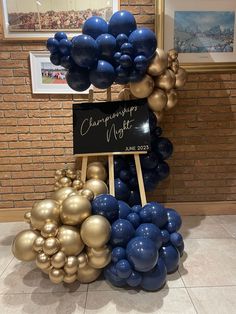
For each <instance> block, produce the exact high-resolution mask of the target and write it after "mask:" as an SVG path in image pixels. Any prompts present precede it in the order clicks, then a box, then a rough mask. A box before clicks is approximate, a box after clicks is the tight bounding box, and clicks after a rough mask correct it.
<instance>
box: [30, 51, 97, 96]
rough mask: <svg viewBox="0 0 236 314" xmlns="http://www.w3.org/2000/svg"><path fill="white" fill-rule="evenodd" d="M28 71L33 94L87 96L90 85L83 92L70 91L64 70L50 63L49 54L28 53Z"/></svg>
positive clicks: (41, 52) (40, 52)
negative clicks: (29, 71)
mask: <svg viewBox="0 0 236 314" xmlns="http://www.w3.org/2000/svg"><path fill="white" fill-rule="evenodd" d="M30 70H31V83H32V93H33V94H78V95H79V94H89V90H91V89H92V85H91V86H90V88H89V89H87V90H86V91H84V92H76V91H75V90H73V89H71V88H70V87H69V86H68V84H67V82H66V79H65V74H66V72H67V70H65V69H64V68H63V67H61V66H55V65H53V64H52V63H51V61H50V53H49V52H44V51H31V52H30Z"/></svg>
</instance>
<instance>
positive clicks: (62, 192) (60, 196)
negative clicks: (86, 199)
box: [52, 187, 76, 204]
mask: <svg viewBox="0 0 236 314" xmlns="http://www.w3.org/2000/svg"><path fill="white" fill-rule="evenodd" d="M72 192H76V189H74V188H72V187H64V188H61V189H59V190H57V191H55V192H54V193H53V194H52V199H54V200H56V201H57V202H58V203H60V204H61V203H62V202H63V201H64V200H65V199H66V198H67V197H68V196H69V194H71V193H72Z"/></svg>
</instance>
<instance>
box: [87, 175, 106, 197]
mask: <svg viewBox="0 0 236 314" xmlns="http://www.w3.org/2000/svg"><path fill="white" fill-rule="evenodd" d="M84 189H89V190H91V191H92V192H93V193H94V196H95V197H96V196H98V195H100V194H108V187H107V185H106V183H105V182H103V181H102V180H99V179H90V180H88V181H86V182H85V184H84Z"/></svg>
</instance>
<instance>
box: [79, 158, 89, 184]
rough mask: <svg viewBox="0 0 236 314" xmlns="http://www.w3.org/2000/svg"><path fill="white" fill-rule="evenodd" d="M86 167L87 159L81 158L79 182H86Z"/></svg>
mask: <svg viewBox="0 0 236 314" xmlns="http://www.w3.org/2000/svg"><path fill="white" fill-rule="evenodd" d="M87 166H88V157H83V158H82V170H81V180H82V181H83V182H85V181H86V173H87Z"/></svg>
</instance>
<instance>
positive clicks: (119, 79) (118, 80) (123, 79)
mask: <svg viewBox="0 0 236 314" xmlns="http://www.w3.org/2000/svg"><path fill="white" fill-rule="evenodd" d="M115 83H116V84H120V85H126V84H128V83H129V77H128V76H126V77H119V76H117V77H116V79H115Z"/></svg>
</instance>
